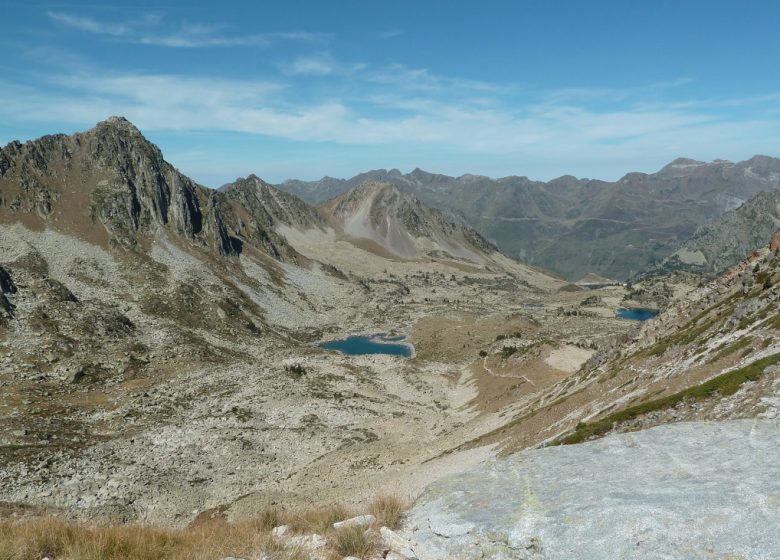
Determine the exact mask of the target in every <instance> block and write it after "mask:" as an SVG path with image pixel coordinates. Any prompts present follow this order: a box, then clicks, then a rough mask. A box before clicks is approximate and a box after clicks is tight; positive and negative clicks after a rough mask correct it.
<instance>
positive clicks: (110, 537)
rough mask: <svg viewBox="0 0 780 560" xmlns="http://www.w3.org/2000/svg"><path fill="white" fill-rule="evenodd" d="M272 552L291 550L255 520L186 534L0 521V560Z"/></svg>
mask: <svg viewBox="0 0 780 560" xmlns="http://www.w3.org/2000/svg"><path fill="white" fill-rule="evenodd" d="M262 553H273V554H274V558H279V559H284V560H293V559H297V558H298V557H299V553H298V552H296V551H294V550H288V551H285V550H284V547H283V546H282V545H281V544H280V543H279V542H277V541H276V540H275V539H272V538H271V536H270V535H269V533H268V531H265V530H262V531H258V526H257V524H256V522H255V521H247V522H241V523H235V524H229V523H204V524H200V525H198V526H195V527H191V528H187V529H158V528H151V527H143V526H139V525H118V526H111V527H94V526H87V525H77V524H74V523H68V522H66V521H62V520H59V519H54V518H39V519H29V520H24V521H0V560H40V559H41V558H44V557H46V556H48V557H50V558H72V559H78V560H160V559H170V560H185V559H186V560H214V559H215V558H224V557H226V556H249V555H259V554H262Z"/></svg>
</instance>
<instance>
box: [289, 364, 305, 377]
mask: <svg viewBox="0 0 780 560" xmlns="http://www.w3.org/2000/svg"><path fill="white" fill-rule="evenodd" d="M284 372H285V373H286V374H287V375H289V376H290V377H292V378H293V379H300V378H301V377H303V376H304V375H306V368H305V367H303V365H302V364H287V365H286V366H284Z"/></svg>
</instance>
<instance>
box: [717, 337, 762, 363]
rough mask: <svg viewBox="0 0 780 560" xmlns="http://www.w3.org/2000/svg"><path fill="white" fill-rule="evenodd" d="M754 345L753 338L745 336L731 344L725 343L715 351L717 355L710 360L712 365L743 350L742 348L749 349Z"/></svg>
mask: <svg viewBox="0 0 780 560" xmlns="http://www.w3.org/2000/svg"><path fill="white" fill-rule="evenodd" d="M752 343H753V337H752V336H744V337H742V338H740V339H739V340H737V341H736V342H733V343H731V344H725V343H724V344H721V345H720V346H718V347H717V348H716V349H715V355H714V356H713V357H712V358H711V359H710V363H712V362H717V361H718V360H722V359H723V358H725V357H726V356H729V355H731V354H733V353H734V352H736V351H737V350H741V349H742V348H747V347H748V346H750V345H751V344H752Z"/></svg>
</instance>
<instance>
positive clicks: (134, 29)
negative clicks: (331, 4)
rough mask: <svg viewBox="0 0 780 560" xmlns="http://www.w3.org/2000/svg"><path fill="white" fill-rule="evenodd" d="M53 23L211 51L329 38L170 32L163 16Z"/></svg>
mask: <svg viewBox="0 0 780 560" xmlns="http://www.w3.org/2000/svg"><path fill="white" fill-rule="evenodd" d="M47 16H48V17H49V18H50V19H52V20H53V21H55V22H57V23H59V24H61V25H63V26H66V27H69V28H72V29H76V30H79V31H85V32H88V33H93V34H97V35H105V36H108V37H112V38H114V39H119V40H123V41H127V42H131V43H137V44H141V45H153V46H158V47H171V48H208V47H266V46H269V45H271V44H272V43H274V42H277V41H300V42H308V43H323V42H325V41H327V39H328V36H327V35H326V34H323V33H311V32H305V31H290V32H269V33H255V34H249V35H230V34H226V33H223V31H224V26H222V25H203V24H191V23H181V24H179V25H178V26H174V27H173V28H170V26H166V25H165V21H164V18H163V16H162V15H161V14H157V13H149V14H144V15H143V16H142V17H141V18H140V19H137V20H132V21H127V22H121V23H116V22H107V21H101V20H97V19H94V18H90V17H86V16H81V15H75V14H69V13H64V12H55V11H49V12H47Z"/></svg>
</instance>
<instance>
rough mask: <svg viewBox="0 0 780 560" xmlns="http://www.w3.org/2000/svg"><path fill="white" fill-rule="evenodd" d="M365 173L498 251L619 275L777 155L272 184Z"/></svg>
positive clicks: (561, 268) (760, 184)
mask: <svg viewBox="0 0 780 560" xmlns="http://www.w3.org/2000/svg"><path fill="white" fill-rule="evenodd" d="M367 180H373V181H382V182H389V183H392V184H393V185H395V186H397V187H398V188H399V189H401V190H402V191H404V192H411V193H414V194H416V195H417V196H418V197H419V198H420V200H422V201H423V202H425V203H426V204H428V205H431V206H433V207H435V208H439V209H442V210H446V211H448V212H451V213H453V214H455V215H458V216H461V217H463V218H464V219H465V220H466V222H467V223H469V224H470V225H471V226H472V227H474V228H475V229H476V230H477V231H479V232H480V233H481V234H482V235H483V236H485V237H486V238H487V239H490V240H492V241H494V242H495V243H496V244H497V245H498V246H499V247H500V248H501V250H502V251H504V252H505V253H506V254H508V255H510V256H512V257H515V258H518V259H520V260H522V261H525V262H528V263H531V264H536V265H539V266H542V267H544V268H547V269H550V270H554V271H556V272H558V273H560V274H563V275H564V276H566V277H567V278H568V279H569V280H577V279H578V278H581V277H582V276H584V275H585V274H587V273H588V272H597V273H599V274H601V275H603V276H607V277H609V278H615V279H618V280H625V279H627V278H629V277H631V276H633V275H635V274H637V273H639V272H642V271H644V270H646V269H647V268H648V267H650V266H652V265H654V264H657V263H660V262H661V261H662V260H663V259H664V258H666V257H668V256H669V255H670V254H671V253H672V252H674V251H675V250H676V249H677V248H678V247H679V246H680V244H681V243H682V242H684V241H686V240H687V239H688V238H689V237H691V235H693V234H694V232H695V231H696V229H697V228H698V227H699V226H701V225H702V224H704V223H706V222H708V221H709V220H712V219H715V218H717V217H719V216H720V215H722V214H723V213H724V212H727V211H729V210H732V209H734V208H736V207H738V206H739V205H740V204H742V203H743V202H745V201H746V200H748V199H749V198H751V197H752V196H754V195H756V194H758V193H759V192H762V191H766V190H772V189H776V188H778V186H780V160H779V159H775V158H769V157H765V156H756V157H754V158H752V159H750V160H747V161H744V162H740V163H731V162H727V161H721V160H716V161H714V162H711V163H704V162H700V161H695V160H690V159H678V160H675V161H673V162H672V163H670V164H669V165H667V166H666V167H664V168H663V169H662V170H660V171H659V172H657V173H652V174H646V173H629V174H627V175H626V176H625V177H623V178H621V179H620V180H619V181H616V182H606V181H598V180H591V179H576V178H575V177H572V176H563V177H559V178H557V179H553V180H552V181H549V182H546V183H545V182H541V181H531V180H529V179H528V178H527V177H515V176H512V177H504V178H501V179H490V178H488V177H483V176H478V175H463V176H461V177H449V176H446V175H438V174H433V173H428V172H426V171H423V170H420V169H415V170H414V171H412V172H411V173H407V174H402V173H400V172H399V171H398V170H391V171H386V170H376V171H370V172H368V173H363V174H361V175H358V176H356V177H353V178H352V179H348V180H339V179H332V178H324V179H322V180H320V181H316V182H310V183H306V182H302V181H287V182H285V183H283V184H281V185H279V187H280V188H281V189H284V190H288V191H289V192H291V193H293V194H296V195H298V196H301V197H302V198H304V199H305V200H308V201H311V202H320V201H322V200H324V199H326V198H327V197H331V196H335V195H336V194H340V193H343V192H346V191H347V190H349V189H350V188H354V187H355V186H357V185H359V184H360V183H362V182H365V181H367Z"/></svg>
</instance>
